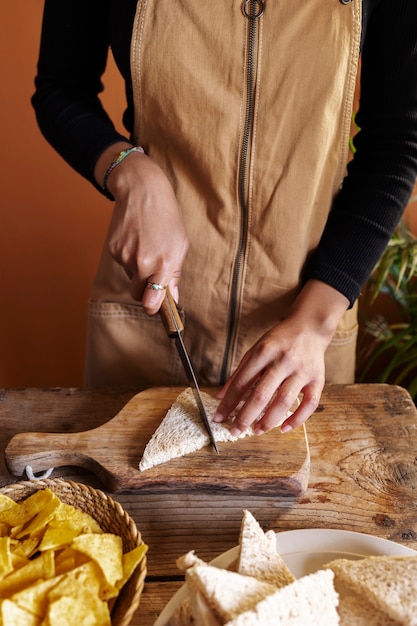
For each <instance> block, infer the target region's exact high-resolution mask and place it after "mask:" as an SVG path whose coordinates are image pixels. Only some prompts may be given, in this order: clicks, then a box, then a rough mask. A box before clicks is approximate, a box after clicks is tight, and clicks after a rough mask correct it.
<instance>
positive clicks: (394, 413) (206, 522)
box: [0, 384, 417, 626]
mask: <svg viewBox="0 0 417 626" xmlns="http://www.w3.org/2000/svg"><path fill="white" fill-rule="evenodd" d="M133 395H135V394H134V392H132V391H124V392H121V391H114V390H104V391H100V392H98V391H97V392H89V391H83V390H80V389H46V390H40V389H20V390H18V389H8V390H3V391H0V449H1V451H2V453H4V450H5V449H6V446H7V444H8V443H9V442H10V440H11V438H12V437H13V435H15V434H16V433H18V432H24V431H28V430H33V431H36V432H48V431H61V432H66V433H71V432H74V431H77V430H79V429H80V423H81V424H82V425H83V428H95V427H97V426H99V425H101V424H103V423H105V422H106V421H108V420H109V419H110V418H111V417H113V416H114V415H116V414H117V412H118V411H119V410H120V409H121V408H122V407H123V406H124V405H125V404H126V403H127V402H128V400H129V399H130V398H131V397H132V396H133ZM307 433H308V440H309V447H310V455H311V467H310V478H309V484H308V488H307V490H306V492H305V493H304V494H302V495H301V496H300V497H295V496H289V497H275V496H271V495H267V496H260V495H247V494H245V493H244V492H241V493H235V494H226V495H220V494H210V493H198V492H194V491H190V492H189V493H181V494H177V493H166V494H158V493H157V494H149V493H142V492H141V491H140V490H139V491H137V492H135V493H121V494H118V495H117V496H116V499H117V500H118V501H119V502H120V503H121V504H122V506H123V507H124V508H125V509H126V510H127V511H128V512H129V514H130V515H131V516H132V517H133V519H134V520H135V521H136V524H137V526H138V528H139V529H140V531H141V533H142V536H143V539H144V541H145V542H146V543H147V544H148V545H149V552H148V576H147V580H146V583H145V589H144V593H143V595H142V599H141V605H140V607H139V610H138V611H137V613H136V615H135V617H134V619H133V621H132V626H139V625H140V626H150V625H152V624H153V623H154V621H155V619H156V618H157V616H158V614H159V613H160V611H161V610H162V609H163V607H164V605H165V604H166V602H167V601H168V600H169V599H170V597H171V596H172V594H173V593H174V592H175V591H176V590H177V589H178V588H179V587H180V586H181V584H182V580H183V579H182V576H181V574H180V572H179V571H178V570H177V567H176V564H175V561H176V559H177V558H178V556H180V555H182V554H184V553H185V552H187V551H188V550H192V549H195V551H196V553H197V554H198V556H200V557H201V558H203V559H205V560H210V559H213V558H215V557H216V556H218V555H219V554H221V553H223V552H225V551H226V550H228V549H230V548H232V547H233V546H235V545H237V543H238V537H239V528H240V523H241V519H242V511H243V509H245V508H246V509H249V510H250V511H251V512H252V513H253V514H254V515H255V517H256V518H257V519H258V521H259V522H260V524H261V525H262V527H263V529H264V530H268V529H273V530H275V531H277V532H279V531H282V530H292V529H297V528H335V529H339V530H349V531H357V532H361V533H367V534H370V535H375V536H378V537H382V538H385V539H390V540H392V541H396V542H398V543H400V544H403V545H407V546H409V547H411V548H414V549H417V508H416V502H417V410H416V407H415V405H414V404H413V402H412V400H411V398H410V396H409V394H408V393H407V392H406V391H405V390H404V389H402V388H400V387H396V386H389V385H379V384H377V385H372V384H369V385H368V384H366V385H327V386H326V387H325V389H324V391H323V394H322V398H321V402H320V405H319V407H318V410H317V411H316V413H315V415H313V416H312V417H311V418H310V420H309V421H308V423H307ZM285 436H286V435H285ZM259 440H260V439H259V438H256V441H259ZM53 476H62V477H64V478H69V479H72V480H78V481H80V482H87V483H89V484H91V485H95V486H100V482H99V480H98V479H97V477H96V476H95V475H94V474H92V473H90V472H89V471H88V470H83V469H74V468H70V467H63V468H60V469H59V470H56V471H55V472H54V474H53ZM15 481H16V478H15V477H13V476H11V475H10V474H9V473H8V471H7V468H6V466H5V463H4V459H3V454H1V455H0V485H5V484H8V483H11V482H15Z"/></svg>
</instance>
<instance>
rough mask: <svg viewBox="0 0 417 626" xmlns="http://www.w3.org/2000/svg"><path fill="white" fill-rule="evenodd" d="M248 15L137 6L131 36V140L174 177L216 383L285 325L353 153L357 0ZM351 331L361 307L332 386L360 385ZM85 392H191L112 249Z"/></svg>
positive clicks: (277, 7) (351, 314) (185, 6)
mask: <svg viewBox="0 0 417 626" xmlns="http://www.w3.org/2000/svg"><path fill="white" fill-rule="evenodd" d="M252 5H253V3H250V2H244V3H242V2H241V1H240V0H239V1H234V0H233V1H232V0H228V1H227V2H225V1H224V0H211V1H210V2H200V1H199V0H177V1H176V2H173V1H172V0H139V2H138V4H137V12H136V18H135V23H134V28H133V34H132V46H131V66H132V79H133V90H134V101H135V131H134V141H135V142H136V143H138V144H140V145H142V146H143V147H144V149H145V151H146V152H147V154H149V156H150V157H151V158H153V159H154V160H155V161H156V162H157V163H158V164H159V165H160V166H161V167H162V168H163V170H164V171H165V172H166V174H167V176H168V177H169V179H170V181H171V183H172V185H173V188H174V190H175V193H176V196H177V199H178V201H179V204H180V206H181V208H182V211H183V214H184V217H185V224H186V227H187V230H188V234H189V238H190V241H191V247H190V250H189V253H188V256H187V259H186V262H185V265H184V268H183V273H182V277H181V283H180V306H181V307H183V309H184V311H185V317H184V323H185V331H184V342H185V344H186V346H187V348H188V349H189V351H190V355H191V358H192V361H193V364H194V366H195V369H196V371H197V374H198V377H199V380H200V381H201V383H202V384H203V385H219V384H221V383H222V382H223V381H224V379H225V377H227V376H228V375H230V373H231V372H232V371H233V370H234V369H235V367H236V366H237V364H238V363H239V361H240V359H241V358H242V356H243V355H244V354H245V352H246V351H247V350H248V349H249V348H250V347H251V346H252V345H253V343H254V342H255V341H256V340H257V339H258V338H259V337H260V336H261V335H262V334H263V333H264V332H266V331H267V330H268V329H270V328H271V327H272V326H273V325H275V324H276V323H277V322H279V321H280V320H282V319H283V318H284V317H285V316H286V314H287V312H288V309H289V307H290V306H291V304H292V302H293V301H294V298H295V297H296V295H297V293H298V291H299V289H300V276H301V273H302V270H303V267H304V265H305V263H306V260H307V259H308V257H309V254H310V253H311V251H312V250H313V249H314V248H315V247H316V246H317V244H318V242H319V240H320V236H321V234H322V232H323V229H324V226H325V223H326V220H327V216H328V213H329V210H330V207H331V205H332V201H333V198H334V195H335V193H336V192H337V190H338V189H339V187H340V184H341V182H342V180H343V177H344V175H345V166H346V163H347V159H348V139H349V134H350V119H351V111H352V104H353V95H354V89H355V83H356V75H357V70H358V59H359V46H360V32H361V0H353V1H352V2H351V3H350V4H343V3H341V2H340V0H291V1H290V2H288V0H265V2H263V3H261V2H256V3H254V6H255V10H256V11H257V12H258V13H259V17H258V18H257V19H254V18H252V19H249V18H248V16H247V15H245V11H249V10H250V7H251V6H252ZM262 9H263V11H262ZM261 13H262V14H261ZM356 334H357V321H356V310H355V309H352V310H350V311H347V313H346V315H345V316H344V318H343V320H342V322H341V324H340V326H339V328H338V330H337V332H336V334H335V336H334V339H333V341H332V343H331V345H330V347H329V348H328V350H327V353H326V376H327V381H329V382H352V381H353V376H354V366H355V348H356ZM86 382H87V384H88V385H92V386H103V385H120V386H125V385H126V386H130V385H139V384H145V385H165V384H167V385H171V384H184V383H185V382H186V381H185V379H184V376H183V373H182V369H181V365H180V362H179V360H178V357H177V355H176V353H175V347H174V345H173V342H172V341H171V340H169V339H168V338H167V337H166V335H165V331H164V329H163V327H162V324H161V322H160V320H159V317H158V316H156V317H154V318H149V317H147V316H146V315H145V314H144V313H143V311H142V309H141V307H140V305H139V304H138V303H136V302H134V301H133V300H132V299H131V297H130V285H129V280H128V278H127V277H126V275H125V273H124V271H123V270H122V269H121V267H120V266H118V265H117V264H116V263H115V262H114V261H113V259H112V258H111V257H110V255H109V253H108V251H107V245H106V246H105V248H104V251H103V256H102V259H101V263H100V267H99V270H98V273H97V276H96V279H95V282H94V286H93V291H92V296H91V301H90V305H89V332H88V350H87V378H86Z"/></svg>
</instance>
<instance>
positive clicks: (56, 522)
mask: <svg viewBox="0 0 417 626" xmlns="http://www.w3.org/2000/svg"><path fill="white" fill-rule="evenodd" d="M62 524H64V525H65V526H66V527H68V528H73V529H74V530H76V531H78V534H80V535H81V534H82V533H102V532H103V531H102V530H101V528H100V525H99V524H98V522H96V520H95V519H94V518H93V517H91V515H89V514H88V513H84V511H80V509H76V508H75V507H73V506H71V505H70V504H66V503H65V502H61V504H60V506H59V507H58V508H57V510H56V512H55V516H54V519H53V520H51V523H50V526H52V527H55V526H61V525H62Z"/></svg>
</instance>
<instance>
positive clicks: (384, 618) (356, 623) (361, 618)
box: [337, 595, 399, 626]
mask: <svg viewBox="0 0 417 626" xmlns="http://www.w3.org/2000/svg"><path fill="white" fill-rule="evenodd" d="M337 611H338V613H339V617H340V626H398V624H399V622H397V621H396V620H393V619H391V618H390V617H388V615H386V614H385V613H382V611H379V610H378V609H377V608H376V607H374V605H373V604H371V603H370V602H369V600H367V599H366V598H365V597H364V596H358V595H354V596H353V595H351V596H345V597H344V598H340V600H339V606H338V608H337Z"/></svg>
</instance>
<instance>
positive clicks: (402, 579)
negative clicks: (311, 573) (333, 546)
mask: <svg viewBox="0 0 417 626" xmlns="http://www.w3.org/2000/svg"><path fill="white" fill-rule="evenodd" d="M324 567H325V568H328V569H330V570H332V571H333V572H334V574H335V583H336V585H338V584H342V585H345V586H346V587H348V588H349V589H351V590H352V591H354V592H356V593H357V594H359V595H363V596H364V597H366V598H367V599H368V600H369V602H371V603H372V604H373V605H374V606H375V607H376V608H377V609H379V610H380V611H382V612H383V613H386V614H387V615H388V616H390V617H391V618H392V619H394V620H397V621H398V622H399V623H400V624H404V625H405V626H417V593H416V588H417V584H416V582H415V581H417V556H371V557H367V558H365V559H360V560H358V561H350V560H349V559H337V560H335V561H331V562H330V563H327V564H326V565H325V566H324Z"/></svg>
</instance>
